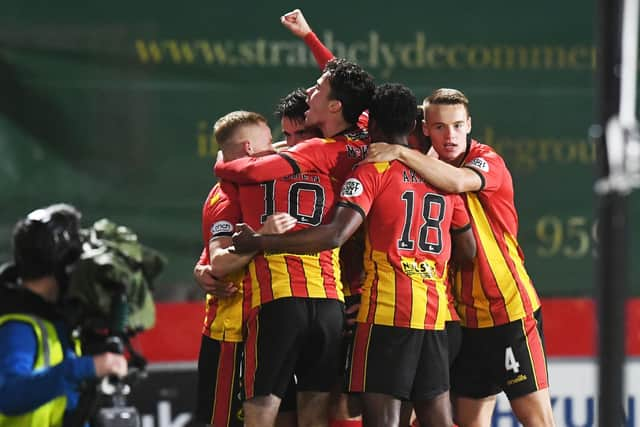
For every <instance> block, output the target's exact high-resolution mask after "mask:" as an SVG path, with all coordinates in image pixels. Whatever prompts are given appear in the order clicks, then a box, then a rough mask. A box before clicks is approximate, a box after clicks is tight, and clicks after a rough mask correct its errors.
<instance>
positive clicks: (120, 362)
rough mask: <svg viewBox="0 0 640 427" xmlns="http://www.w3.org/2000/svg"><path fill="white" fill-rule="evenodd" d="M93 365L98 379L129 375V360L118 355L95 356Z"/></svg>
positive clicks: (102, 354)
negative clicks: (108, 376)
mask: <svg viewBox="0 0 640 427" xmlns="http://www.w3.org/2000/svg"><path fill="white" fill-rule="evenodd" d="M93 365H94V367H95V369H96V377H98V378H102V377H105V376H107V375H115V376H117V377H119V378H122V377H124V376H125V375H127V369H128V364H127V359H126V358H125V357H124V356H123V355H122V354H118V353H109V352H107V353H101V354H98V355H96V356H93Z"/></svg>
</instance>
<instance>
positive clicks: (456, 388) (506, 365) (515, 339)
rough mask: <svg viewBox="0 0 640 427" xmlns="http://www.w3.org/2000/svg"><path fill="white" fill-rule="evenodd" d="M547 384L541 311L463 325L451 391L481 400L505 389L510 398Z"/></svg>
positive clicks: (545, 386)
mask: <svg viewBox="0 0 640 427" xmlns="http://www.w3.org/2000/svg"><path fill="white" fill-rule="evenodd" d="M548 386H549V383H548V379H547V362H546V357H545V350H544V337H543V335H542V313H541V312H540V310H538V311H536V312H535V313H534V314H530V315H527V316H526V317H524V318H523V319H520V320H516V321H514V322H510V323H507V324H505V325H499V326H494V327H490V328H465V327H463V328H462V347H461V349H460V353H459V354H458V357H457V358H456V360H455V362H454V364H453V367H452V368H451V391H452V393H455V394H457V395H459V396H462V397H469V398H472V399H480V398H483V397H487V396H492V395H494V394H498V393H500V392H501V391H504V392H505V394H506V395H507V397H508V398H509V399H510V400H512V399H515V398H518V397H521V396H524V395H527V394H529V393H533V392H535V391H537V390H542V389H545V388H547V387H548Z"/></svg>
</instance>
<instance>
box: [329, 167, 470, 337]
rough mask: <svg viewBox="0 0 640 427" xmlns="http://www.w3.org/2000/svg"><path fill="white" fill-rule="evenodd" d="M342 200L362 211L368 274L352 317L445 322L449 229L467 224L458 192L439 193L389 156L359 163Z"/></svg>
mask: <svg viewBox="0 0 640 427" xmlns="http://www.w3.org/2000/svg"><path fill="white" fill-rule="evenodd" d="M339 205H340V206H345V207H350V208H353V209H355V210H356V211H358V212H360V213H361V215H362V216H363V217H364V218H366V222H365V225H366V240H365V255H364V269H365V273H366V277H365V280H364V284H363V286H362V299H361V305H360V310H359V312H358V317H357V320H358V321H359V322H363V323H373V324H377V325H386V326H396V327H405V328H414V329H430V330H441V329H444V322H445V321H446V320H450V319H451V313H450V312H449V308H448V298H447V290H446V274H447V273H446V272H447V268H448V261H449V257H450V255H451V233H450V231H451V230H454V231H455V230H464V229H465V228H468V227H469V217H468V215H467V213H466V211H465V209H464V204H463V202H462V199H461V197H460V196H459V195H446V194H442V193H441V192H439V191H438V190H436V189H435V188H433V187H431V186H430V185H428V184H426V183H425V182H423V180H422V179H421V178H420V177H419V176H418V175H416V173H415V172H414V171H413V170H411V169H409V168H408V167H407V166H405V165H403V164H402V163H400V162H397V161H394V162H391V163H373V164H372V163H369V164H363V165H360V166H358V167H357V168H356V169H355V170H354V172H353V174H352V175H351V176H350V177H349V178H348V179H347V180H346V181H345V184H344V186H343V188H342V191H341V193H340V201H339Z"/></svg>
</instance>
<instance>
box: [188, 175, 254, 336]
mask: <svg viewBox="0 0 640 427" xmlns="http://www.w3.org/2000/svg"><path fill="white" fill-rule="evenodd" d="M224 187H225V189H224V191H223V190H222V189H221V187H220V184H219V183H218V184H216V185H215V186H214V187H213V188H212V189H211V191H210V192H209V195H208V196H207V199H206V200H205V202H204V205H203V206H202V240H203V243H204V249H203V251H202V255H201V257H200V261H199V262H200V263H201V264H208V263H209V259H210V257H209V241H210V240H211V239H214V238H216V237H221V236H231V235H232V233H233V229H234V226H235V224H236V223H238V222H240V221H241V218H242V217H241V216H240V208H239V206H238V205H237V204H234V203H232V200H233V199H234V198H237V196H235V195H233V193H234V192H235V189H234V186H233V185H225V186H224ZM228 193H232V194H228ZM230 276H231V277H227V278H226V279H228V280H229V281H232V282H236V283H238V284H239V285H240V284H243V286H248V284H247V282H248V280H249V278H248V276H247V275H246V271H245V270H244V269H243V270H240V271H237V272H235V273H234V274H232V275H230ZM243 286H238V289H239V291H238V292H237V293H236V294H234V295H233V296H231V297H228V298H218V297H215V296H213V295H210V294H207V296H206V301H205V317H204V325H203V329H202V333H203V334H204V335H206V336H208V337H210V338H212V339H215V340H219V341H228V342H241V341H242V340H243V334H242V331H243V320H244V318H245V316H246V314H247V312H248V307H243V294H242V288H243Z"/></svg>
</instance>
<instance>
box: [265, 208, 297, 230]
mask: <svg viewBox="0 0 640 427" xmlns="http://www.w3.org/2000/svg"><path fill="white" fill-rule="evenodd" d="M297 222H298V220H296V219H295V218H294V217H292V216H291V215H289V214H288V213H285V212H276V213H274V214H273V215H270V216H269V217H268V218H267V220H266V221H265V223H264V225H263V226H262V227H260V230H258V232H259V233H260V234H282V233H285V232H287V231H289V230H291V229H292V228H293V227H295V225H296V223H297Z"/></svg>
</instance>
